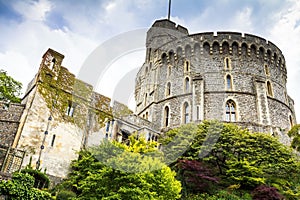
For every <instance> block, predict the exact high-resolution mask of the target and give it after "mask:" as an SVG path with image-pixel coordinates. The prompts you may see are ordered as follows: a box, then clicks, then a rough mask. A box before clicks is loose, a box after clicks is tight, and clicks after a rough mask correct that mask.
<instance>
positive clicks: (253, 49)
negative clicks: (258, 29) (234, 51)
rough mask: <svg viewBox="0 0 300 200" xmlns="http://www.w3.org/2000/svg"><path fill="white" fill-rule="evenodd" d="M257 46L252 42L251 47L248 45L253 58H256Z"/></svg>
mask: <svg viewBox="0 0 300 200" xmlns="http://www.w3.org/2000/svg"><path fill="white" fill-rule="evenodd" d="M256 49H257V48H256V46H255V45H254V44H252V45H251V47H250V51H251V56H252V57H253V58H256V54H257V53H256V51H257V50H256Z"/></svg>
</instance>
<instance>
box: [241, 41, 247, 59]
mask: <svg viewBox="0 0 300 200" xmlns="http://www.w3.org/2000/svg"><path fill="white" fill-rule="evenodd" d="M247 51H248V45H247V44H246V43H243V44H242V55H243V56H246V55H247V54H248V52H247Z"/></svg>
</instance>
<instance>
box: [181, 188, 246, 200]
mask: <svg viewBox="0 0 300 200" xmlns="http://www.w3.org/2000/svg"><path fill="white" fill-rule="evenodd" d="M186 199H189V200H240V199H243V200H251V199H252V198H251V196H250V194H248V193H243V194H241V195H237V194H234V193H229V192H228V191H226V190H219V191H217V193H216V194H214V195H210V194H207V193H202V194H198V195H190V196H188V198H186Z"/></svg>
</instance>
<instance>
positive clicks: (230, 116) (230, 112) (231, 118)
mask: <svg viewBox="0 0 300 200" xmlns="http://www.w3.org/2000/svg"><path fill="white" fill-rule="evenodd" d="M225 120H226V121H227V122H235V121H236V106H235V103H234V101H232V100H228V101H227V102H226V106H225Z"/></svg>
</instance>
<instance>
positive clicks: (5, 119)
mask: <svg viewBox="0 0 300 200" xmlns="http://www.w3.org/2000/svg"><path fill="white" fill-rule="evenodd" d="M24 107H25V106H24V105H22V104H16V103H10V104H6V103H4V102H0V145H4V146H11V145H12V143H13V141H14V138H15V135H16V132H17V129H18V126H19V122H20V118H21V115H22V113H23V110H24Z"/></svg>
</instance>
